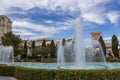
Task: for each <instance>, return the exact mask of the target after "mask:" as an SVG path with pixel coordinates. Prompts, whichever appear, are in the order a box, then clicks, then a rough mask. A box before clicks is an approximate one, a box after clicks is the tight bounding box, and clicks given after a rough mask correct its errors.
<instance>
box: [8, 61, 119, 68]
mask: <svg viewBox="0 0 120 80" xmlns="http://www.w3.org/2000/svg"><path fill="white" fill-rule="evenodd" d="M7 64H8V65H9V66H23V67H27V68H39V69H59V68H58V64H57V63H39V62H15V63H14V64H13V63H7ZM67 65H68V64H67ZM91 65H92V66H93V67H92V66H91ZM91 65H90V67H91V69H104V68H105V66H102V63H92V64H91ZM62 67H63V69H67V68H70V69H72V68H73V67H72V68H71V66H67V67H64V66H62ZM106 67H107V68H108V69H120V63H107V64H106ZM75 69H79V68H76V67H75Z"/></svg>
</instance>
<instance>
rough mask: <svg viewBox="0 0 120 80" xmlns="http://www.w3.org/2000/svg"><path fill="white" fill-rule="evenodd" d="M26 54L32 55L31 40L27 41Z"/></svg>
mask: <svg viewBox="0 0 120 80" xmlns="http://www.w3.org/2000/svg"><path fill="white" fill-rule="evenodd" d="M27 56H32V41H30V40H28V41H27Z"/></svg>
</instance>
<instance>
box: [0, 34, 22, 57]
mask: <svg viewBox="0 0 120 80" xmlns="http://www.w3.org/2000/svg"><path fill="white" fill-rule="evenodd" d="M1 41H2V44H3V45H4V46H13V48H14V56H17V55H18V54H19V53H20V49H19V47H20V43H21V39H20V38H19V37H18V36H16V35H15V34H13V33H12V32H8V33H5V34H4V35H3V36H2V37H1Z"/></svg>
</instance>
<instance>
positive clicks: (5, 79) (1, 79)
mask: <svg viewBox="0 0 120 80" xmlns="http://www.w3.org/2000/svg"><path fill="white" fill-rule="evenodd" d="M0 80H17V79H15V78H13V77H8V76H0Z"/></svg>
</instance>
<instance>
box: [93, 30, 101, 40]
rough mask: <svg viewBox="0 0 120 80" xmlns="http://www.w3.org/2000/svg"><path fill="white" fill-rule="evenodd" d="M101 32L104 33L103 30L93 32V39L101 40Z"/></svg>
mask: <svg viewBox="0 0 120 80" xmlns="http://www.w3.org/2000/svg"><path fill="white" fill-rule="evenodd" d="M101 34H102V33H101V32H92V33H91V37H92V40H99V38H100V36H101Z"/></svg>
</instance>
